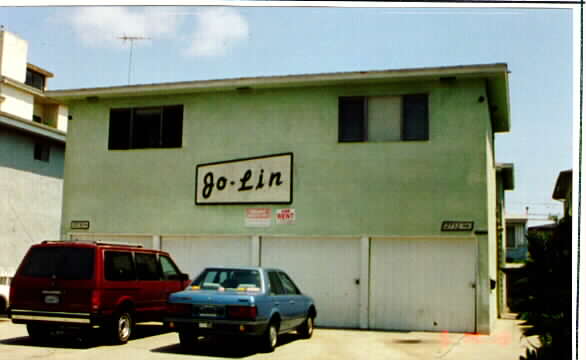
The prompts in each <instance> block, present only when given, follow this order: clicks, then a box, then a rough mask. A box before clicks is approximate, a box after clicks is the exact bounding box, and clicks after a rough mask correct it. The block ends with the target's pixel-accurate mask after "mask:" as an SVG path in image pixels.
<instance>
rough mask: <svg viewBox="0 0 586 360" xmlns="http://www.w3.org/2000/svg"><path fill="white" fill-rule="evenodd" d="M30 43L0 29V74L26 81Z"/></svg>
mask: <svg viewBox="0 0 586 360" xmlns="http://www.w3.org/2000/svg"><path fill="white" fill-rule="evenodd" d="M27 53H28V44H27V42H26V41H25V40H23V39H21V38H19V37H18V36H16V35H14V34H12V33H9V32H7V31H0V75H2V76H6V77H9V78H11V79H13V80H16V81H19V82H21V83H24V81H25V80H26V59H27Z"/></svg>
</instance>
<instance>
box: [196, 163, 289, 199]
mask: <svg viewBox="0 0 586 360" xmlns="http://www.w3.org/2000/svg"><path fill="white" fill-rule="evenodd" d="M195 179H196V185H195V203H196V204H197V205H212V204H290V203H291V202H292V201H293V154H292V153H286V154H277V155H267V156H261V157H255V158H246V159H240V160H229V161H221V162H215V163H208V164H200V165H197V166H196V170H195Z"/></svg>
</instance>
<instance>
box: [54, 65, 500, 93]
mask: <svg viewBox="0 0 586 360" xmlns="http://www.w3.org/2000/svg"><path fill="white" fill-rule="evenodd" d="M506 73H507V65H506V64H504V63H495V64H487V65H462V66H446V67H433V68H416V69H398V70H374V71H355V72H337V73H319V74H303V75H285V76H266V77H248V78H232V79H216V80H197V81H186V82H172V83H158V84H141V85H125V86H113V87H96V88H81V89H64V90H51V91H47V92H46V94H47V95H48V96H51V97H52V98H55V99H57V100H59V101H63V102H70V101H78V100H85V99H86V98H88V97H103V98H116V97H127V96H148V95H149V94H153V93H154V94H159V93H160V94H165V93H189V92H213V91H226V90H238V89H241V88H279V87H296V86H320V85H335V84H336V83H344V82H348V81H350V82H352V81H358V82H361V81H376V80H378V81H405V80H417V79H418V78H424V79H425V78H434V77H437V78H439V77H443V76H464V77H471V78H494V77H498V76H499V75H500V74H506ZM507 97H508V94H507Z"/></svg>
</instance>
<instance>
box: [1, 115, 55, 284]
mask: <svg viewBox="0 0 586 360" xmlns="http://www.w3.org/2000/svg"><path fill="white" fill-rule="evenodd" d="M34 141H35V139H34V138H33V137H31V136H29V135H25V134H24V133H20V132H17V131H14V130H11V129H8V128H4V127H0V197H1V198H2V201H0V246H1V247H2V251H0V275H9V276H11V275H13V272H14V271H15V269H16V267H17V266H18V264H19V263H20V261H21V259H22V257H23V255H24V253H25V252H26V250H27V249H28V248H29V246H30V245H31V244H33V243H37V242H39V241H42V240H47V239H58V238H59V224H60V221H61V204H62V186H63V160H64V146H63V144H61V145H59V144H56V143H53V144H52V146H51V153H50V159H49V160H50V161H49V162H43V161H39V160H35V159H34V157H33V154H34Z"/></svg>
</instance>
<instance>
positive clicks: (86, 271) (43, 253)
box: [21, 246, 95, 280]
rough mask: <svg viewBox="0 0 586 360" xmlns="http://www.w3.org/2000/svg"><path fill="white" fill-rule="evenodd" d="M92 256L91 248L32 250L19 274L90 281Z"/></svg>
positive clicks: (43, 248) (62, 247)
mask: <svg viewBox="0 0 586 360" xmlns="http://www.w3.org/2000/svg"><path fill="white" fill-rule="evenodd" d="M94 254H95V250H94V249H93V248H75V247H64V246H52V247H37V248H32V249H31V251H30V254H29V256H28V257H27V260H26V262H25V263H24V264H23V269H22V272H21V274H22V275H25V276H30V277H38V278H51V277H55V279H63V280H91V279H92V278H93V275H94Z"/></svg>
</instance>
